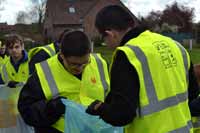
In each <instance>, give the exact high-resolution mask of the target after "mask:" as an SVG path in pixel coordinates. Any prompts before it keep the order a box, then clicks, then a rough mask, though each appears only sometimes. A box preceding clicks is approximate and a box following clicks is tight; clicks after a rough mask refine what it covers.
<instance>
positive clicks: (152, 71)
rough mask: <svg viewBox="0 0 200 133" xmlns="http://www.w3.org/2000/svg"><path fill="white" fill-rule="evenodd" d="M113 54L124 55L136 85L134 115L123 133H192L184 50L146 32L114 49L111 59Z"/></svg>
mask: <svg viewBox="0 0 200 133" xmlns="http://www.w3.org/2000/svg"><path fill="white" fill-rule="evenodd" d="M117 51H122V52H124V53H125V54H126V56H127V58H128V60H129V62H130V63H131V65H132V66H133V67H134V68H135V69H136V71H137V74H138V77H139V83H140V88H139V90H140V91H139V107H138V110H137V116H136V118H135V119H134V120H133V121H132V122H131V123H130V124H129V125H127V126H125V132H126V133H167V132H170V133H175V132H177V133H186V132H187V133H188V132H190V133H192V132H193V128H192V122H191V115H190V110H189V107H188V91H187V89H188V70H189V67H190V58H189V55H188V53H187V51H186V50H185V49H184V48H183V47H182V46H181V45H180V44H179V43H178V42H175V41H173V40H172V39H170V38H168V37H165V36H162V35H159V34H156V33H152V32H150V31H148V30H147V31H145V32H143V33H141V34H140V35H139V36H138V37H136V38H133V39H131V40H130V41H128V42H127V44H126V45H124V46H121V47H118V48H117V49H116V51H115V54H114V56H113V60H114V57H115V55H116V53H117ZM111 67H112V66H111ZM133 86H134V84H133Z"/></svg>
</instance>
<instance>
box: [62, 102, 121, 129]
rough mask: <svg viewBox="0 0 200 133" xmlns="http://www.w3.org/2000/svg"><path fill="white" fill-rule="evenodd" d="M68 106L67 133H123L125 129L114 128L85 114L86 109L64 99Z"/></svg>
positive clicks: (66, 117) (66, 116)
mask: <svg viewBox="0 0 200 133" xmlns="http://www.w3.org/2000/svg"><path fill="white" fill-rule="evenodd" d="M62 102H63V103H64V104H65V106H66V111H65V133H123V127H113V126H112V125H110V124H107V123H105V122H104V121H103V120H101V119H99V117H98V116H92V115H89V114H87V113H85V109H86V108H85V107H84V106H82V105H80V104H77V103H75V102H73V101H70V100H68V99H62Z"/></svg>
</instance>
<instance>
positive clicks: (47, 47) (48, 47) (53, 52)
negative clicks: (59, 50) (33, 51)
mask: <svg viewBox="0 0 200 133" xmlns="http://www.w3.org/2000/svg"><path fill="white" fill-rule="evenodd" d="M44 48H46V49H47V50H48V51H49V52H50V53H51V55H50V56H53V55H55V54H56V53H55V51H54V50H53V49H52V48H51V46H50V45H47V46H44Z"/></svg>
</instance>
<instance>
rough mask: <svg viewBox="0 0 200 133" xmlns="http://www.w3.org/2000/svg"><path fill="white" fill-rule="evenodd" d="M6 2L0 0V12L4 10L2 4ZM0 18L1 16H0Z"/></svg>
mask: <svg viewBox="0 0 200 133" xmlns="http://www.w3.org/2000/svg"><path fill="white" fill-rule="evenodd" d="M5 1H6V0H0V11H3V10H4V6H3V3H4V2H5ZM0 17H1V15H0Z"/></svg>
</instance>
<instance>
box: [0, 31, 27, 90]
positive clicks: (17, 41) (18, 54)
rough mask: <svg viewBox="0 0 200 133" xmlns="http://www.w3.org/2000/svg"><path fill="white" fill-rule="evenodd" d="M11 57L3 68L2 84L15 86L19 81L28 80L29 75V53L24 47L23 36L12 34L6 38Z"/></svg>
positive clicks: (0, 78)
mask: <svg viewBox="0 0 200 133" xmlns="http://www.w3.org/2000/svg"><path fill="white" fill-rule="evenodd" d="M6 48H7V50H8V54H9V57H8V59H7V61H6V63H4V65H3V66H2V68H1V77H0V84H7V85H8V86H9V87H15V85H16V84H17V83H19V82H24V83H25V82H26V80H27V79H28V77H29V66H28V54H27V52H26V50H25V49H24V43H23V39H22V37H21V36H19V35H17V34H11V35H9V37H7V39H6Z"/></svg>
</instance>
